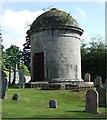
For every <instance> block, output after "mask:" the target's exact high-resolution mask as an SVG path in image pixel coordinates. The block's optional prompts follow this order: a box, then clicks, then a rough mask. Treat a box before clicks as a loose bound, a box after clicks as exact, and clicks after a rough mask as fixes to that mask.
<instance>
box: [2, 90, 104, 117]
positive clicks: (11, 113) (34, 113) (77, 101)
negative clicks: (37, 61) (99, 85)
mask: <svg viewBox="0 0 107 120" xmlns="http://www.w3.org/2000/svg"><path fill="white" fill-rule="evenodd" d="M14 93H19V94H20V100H19V101H13V100H12V99H11V98H12V95H13V94H14ZM51 99H55V100H57V105H58V107H57V108H56V109H55V108H49V107H48V101H49V100H51ZM84 109H85V92H71V91H70V90H39V89H8V92H7V98H6V99H4V100H3V101H2V113H0V114H1V115H2V117H3V118H13V119H14V118H29V119H30V118H85V119H86V118H91V119H92V118H93V119H94V118H97V119H98V118H105V117H106V116H105V115H106V110H105V108H99V111H100V112H101V114H92V113H86V112H84Z"/></svg>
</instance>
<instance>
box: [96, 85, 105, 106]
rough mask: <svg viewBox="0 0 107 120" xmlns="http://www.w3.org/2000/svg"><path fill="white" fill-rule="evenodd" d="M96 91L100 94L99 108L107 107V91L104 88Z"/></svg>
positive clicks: (98, 88)
mask: <svg viewBox="0 0 107 120" xmlns="http://www.w3.org/2000/svg"><path fill="white" fill-rule="evenodd" d="M96 91H97V92H98V94H99V107H106V90H105V89H104V88H103V87H97V88H96Z"/></svg>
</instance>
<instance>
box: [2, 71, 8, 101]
mask: <svg viewBox="0 0 107 120" xmlns="http://www.w3.org/2000/svg"><path fill="white" fill-rule="evenodd" d="M7 90H8V80H7V78H6V75H5V73H4V72H3V71H2V77H1V80H0V98H1V99H4V98H5V97H6V93H7Z"/></svg>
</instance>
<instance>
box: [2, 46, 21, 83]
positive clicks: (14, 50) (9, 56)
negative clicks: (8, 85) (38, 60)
mask: <svg viewBox="0 0 107 120" xmlns="http://www.w3.org/2000/svg"><path fill="white" fill-rule="evenodd" d="M21 57H22V52H21V51H20V50H19V47H17V46H16V45H11V46H10V47H9V48H7V49H6V50H5V51H3V55H2V61H3V65H4V66H5V68H6V69H8V70H10V71H11V69H13V71H14V79H13V84H15V80H16V65H17V66H19V63H20V59H21Z"/></svg>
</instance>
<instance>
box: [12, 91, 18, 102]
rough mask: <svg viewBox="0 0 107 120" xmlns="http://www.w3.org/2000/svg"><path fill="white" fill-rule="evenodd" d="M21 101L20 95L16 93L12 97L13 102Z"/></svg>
mask: <svg viewBox="0 0 107 120" xmlns="http://www.w3.org/2000/svg"><path fill="white" fill-rule="evenodd" d="M19 99H20V95H19V94H18V93H15V94H14V95H13V96H12V100H15V101H18V100H19Z"/></svg>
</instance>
